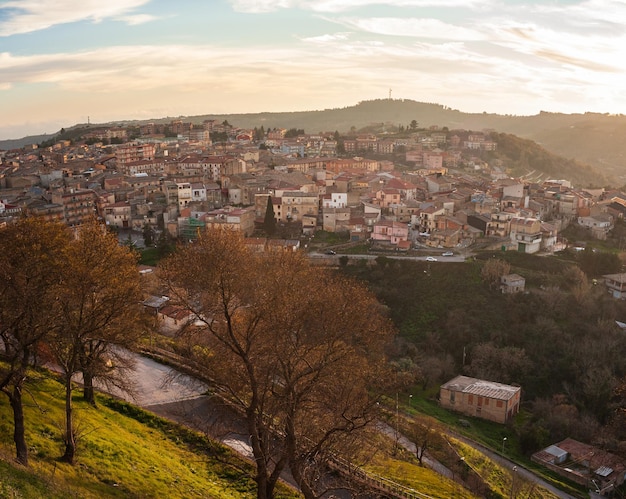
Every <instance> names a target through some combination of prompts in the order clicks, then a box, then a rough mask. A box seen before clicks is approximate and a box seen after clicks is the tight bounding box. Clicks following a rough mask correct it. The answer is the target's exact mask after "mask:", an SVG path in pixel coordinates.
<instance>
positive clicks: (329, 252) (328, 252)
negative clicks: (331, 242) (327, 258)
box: [326, 250, 337, 255]
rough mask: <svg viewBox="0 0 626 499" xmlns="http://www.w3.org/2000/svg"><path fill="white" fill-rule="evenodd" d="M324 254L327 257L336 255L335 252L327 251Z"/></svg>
mask: <svg viewBox="0 0 626 499" xmlns="http://www.w3.org/2000/svg"><path fill="white" fill-rule="evenodd" d="M326 254H327V255H336V254H337V253H336V252H334V251H333V250H328V251H327V252H326Z"/></svg>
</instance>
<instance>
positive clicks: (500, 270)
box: [480, 258, 511, 289]
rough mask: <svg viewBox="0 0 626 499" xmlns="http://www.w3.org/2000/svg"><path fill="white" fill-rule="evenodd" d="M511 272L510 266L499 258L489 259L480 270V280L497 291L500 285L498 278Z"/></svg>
mask: <svg viewBox="0 0 626 499" xmlns="http://www.w3.org/2000/svg"><path fill="white" fill-rule="evenodd" d="M510 271H511V264H510V263H509V262H506V261H504V260H500V259H499V258H490V259H489V260H487V261H486V262H485V263H484V264H483V267H482V269H481V270H480V273H481V276H482V278H483V279H484V280H485V281H486V282H487V283H488V284H489V286H490V287H491V288H494V289H497V288H498V286H499V285H500V278H501V277H502V276H503V275H507V274H508V273H509V272H510Z"/></svg>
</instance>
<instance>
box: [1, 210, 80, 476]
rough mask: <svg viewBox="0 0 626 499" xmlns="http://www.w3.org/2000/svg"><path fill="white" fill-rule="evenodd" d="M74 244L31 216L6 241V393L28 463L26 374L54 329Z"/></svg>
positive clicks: (57, 227) (20, 456)
mask: <svg viewBox="0 0 626 499" xmlns="http://www.w3.org/2000/svg"><path fill="white" fill-rule="evenodd" d="M69 242H70V234H69V232H68V231H67V230H66V229H65V227H64V226H63V225H61V224H55V223H47V222H44V221H43V220H41V219H31V218H29V219H21V220H19V221H18V222H17V223H15V224H11V225H9V226H7V227H6V228H5V229H3V230H2V237H0V339H1V340H2V346H3V349H2V353H3V357H4V359H5V360H6V363H3V364H2V366H0V389H1V390H2V393H4V394H5V395H6V396H7V397H8V400H9V403H10V405H11V408H12V410H13V432H12V433H13V441H14V443H15V450H16V457H17V461H18V462H19V463H21V464H24V465H26V464H28V445H27V442H26V436H25V431H26V430H25V416H24V408H23V401H22V394H23V391H24V383H25V380H26V373H27V370H28V367H29V366H30V364H31V362H32V359H33V357H34V355H35V353H36V351H37V347H38V345H39V344H40V343H41V341H42V340H43V339H44V338H45V337H46V335H48V334H49V333H50V332H51V331H53V329H52V328H51V327H50V324H49V320H50V317H49V312H50V309H51V308H52V306H53V305H54V304H55V302H56V293H55V291H54V285H55V284H56V283H57V282H58V277H59V275H60V274H61V272H62V263H63V258H62V256H63V250H64V248H66V247H67V245H68V244H69Z"/></svg>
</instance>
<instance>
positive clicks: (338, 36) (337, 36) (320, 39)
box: [301, 33, 350, 44]
mask: <svg viewBox="0 0 626 499" xmlns="http://www.w3.org/2000/svg"><path fill="white" fill-rule="evenodd" d="M349 38H350V33H334V34H332V35H331V34H326V35H319V36H309V37H305V38H302V39H301V40H302V41H303V42H310V43H319V44H328V43H334V42H338V41H339V42H343V41H346V40H348V39H349Z"/></svg>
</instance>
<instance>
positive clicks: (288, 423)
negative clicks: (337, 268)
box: [161, 229, 393, 498]
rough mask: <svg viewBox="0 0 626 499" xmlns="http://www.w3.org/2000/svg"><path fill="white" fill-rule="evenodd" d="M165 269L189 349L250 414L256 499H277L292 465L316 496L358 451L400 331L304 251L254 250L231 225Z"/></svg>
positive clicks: (355, 287)
mask: <svg viewBox="0 0 626 499" xmlns="http://www.w3.org/2000/svg"><path fill="white" fill-rule="evenodd" d="M161 269H162V274H163V276H164V279H165V281H166V283H167V285H168V288H169V292H170V298H171V299H172V301H173V302H174V303H177V304H180V305H182V306H183V307H184V308H185V309H187V310H189V311H191V312H192V313H193V315H194V317H196V318H197V321H196V322H197V323H200V325H199V326H196V327H192V328H190V331H189V333H188V334H189V335H193V336H192V339H191V341H190V350H189V351H188V352H187V353H186V355H188V356H189V357H190V358H192V359H193V360H194V361H195V365H197V366H199V368H200V369H202V370H204V371H205V372H206V373H207V376H210V377H211V379H212V380H213V382H214V383H215V384H216V385H217V386H218V387H220V388H221V389H222V390H223V391H224V392H225V393H226V394H228V397H229V399H230V400H231V401H232V403H233V404H234V405H235V406H236V407H238V408H239V409H240V411H241V413H242V414H244V415H245V422H246V425H247V431H248V433H249V434H250V435H251V439H250V443H251V447H252V452H253V454H254V457H255V463H256V473H255V477H254V479H255V481H256V483H257V485H258V492H257V493H258V497H259V498H270V497H272V496H273V491H274V488H275V485H276V483H277V480H278V477H279V476H280V475H281V473H282V471H283V470H284V469H285V467H286V466H289V469H290V471H291V473H292V474H293V477H294V479H295V480H296V483H297V484H298V486H299V487H300V489H301V490H302V493H303V495H304V496H305V497H307V498H314V497H318V495H319V494H320V493H322V492H323V490H320V488H322V489H323V487H325V485H324V484H323V483H322V482H321V481H318V480H317V478H318V476H319V473H320V470H321V469H322V468H323V467H324V466H325V465H326V464H327V462H328V460H329V459H330V458H331V456H332V455H334V454H336V453H347V454H348V455H350V454H352V453H353V452H354V450H355V449H357V448H358V447H359V442H360V440H359V436H360V435H361V433H362V430H364V429H366V428H367V427H368V426H369V425H370V423H372V422H373V421H374V420H375V418H376V415H377V406H376V396H375V392H372V391H371V390H377V391H378V392H379V393H380V390H381V389H382V388H383V387H384V385H385V383H386V381H385V380H389V379H390V376H388V375H385V357H384V348H385V346H386V344H387V343H388V342H389V340H390V339H391V337H392V334H393V330H392V328H391V327H390V324H389V323H388V322H387V321H386V320H385V319H384V317H383V315H382V313H381V312H382V311H381V308H380V307H379V305H378V304H377V302H376V300H375V298H374V297H373V296H372V295H371V294H369V293H368V292H367V291H366V290H365V289H364V287H363V286H360V285H359V284H357V283H356V282H355V281H353V280H351V279H348V278H346V277H343V276H340V275H339V274H337V273H333V272H329V271H327V270H325V269H322V268H315V267H312V266H311V264H310V263H309V261H308V259H307V258H306V256H304V255H303V254H301V253H285V252H276V253H270V254H267V255H258V254H256V253H253V252H251V251H250V250H249V249H248V248H247V247H246V245H245V244H244V242H243V239H242V238H241V236H240V235H238V234H236V233H234V232H232V231H229V230H224V229H217V230H212V231H208V232H207V233H206V234H203V235H202V236H201V237H200V238H199V239H198V240H197V241H196V242H195V243H194V244H193V245H188V246H185V247H182V248H180V250H179V251H178V252H176V253H175V254H174V255H172V256H171V257H170V258H169V259H168V260H166V261H164V262H162V264H161ZM251 282H252V283H254V285H253V286H251V285H250V283H251ZM321 289H324V293H320V292H318V290H321ZM329 296H332V299H328V297H329ZM277 352H280V354H279V355H277ZM372 393H374V396H373V397H372V396H370V395H371V394H372Z"/></svg>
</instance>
